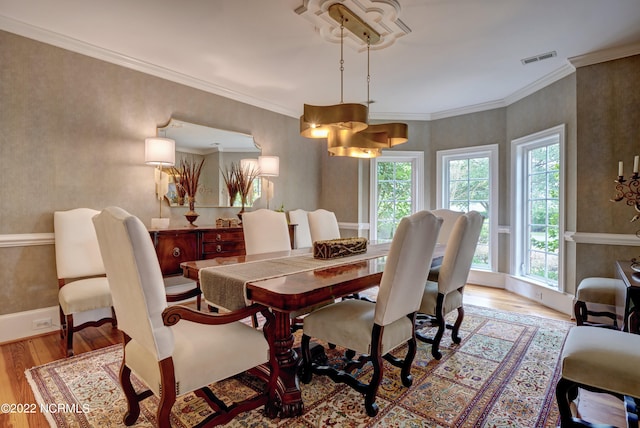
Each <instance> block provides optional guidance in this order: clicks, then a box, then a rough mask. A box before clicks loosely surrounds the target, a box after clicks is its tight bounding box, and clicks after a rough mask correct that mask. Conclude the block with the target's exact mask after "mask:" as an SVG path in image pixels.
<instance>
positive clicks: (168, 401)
mask: <svg viewBox="0 0 640 428" xmlns="http://www.w3.org/2000/svg"><path fill="white" fill-rule="evenodd" d="M159 364H160V382H161V383H160V385H161V386H162V390H161V392H160V403H159V404H158V412H157V419H158V427H159V428H171V421H170V416H171V408H172V407H173V404H174V403H175V402H176V378H175V373H174V369H173V359H172V358H171V357H168V358H165V359H164V360H162V361H160V362H159Z"/></svg>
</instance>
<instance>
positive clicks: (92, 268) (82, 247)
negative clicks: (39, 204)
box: [53, 208, 116, 356]
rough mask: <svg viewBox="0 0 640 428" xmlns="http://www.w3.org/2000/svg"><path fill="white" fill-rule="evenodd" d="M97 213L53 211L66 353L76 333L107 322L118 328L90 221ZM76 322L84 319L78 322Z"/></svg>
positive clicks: (61, 334) (68, 353) (71, 346)
mask: <svg viewBox="0 0 640 428" xmlns="http://www.w3.org/2000/svg"><path fill="white" fill-rule="evenodd" d="M96 214H99V211H96V210H92V209H89V208H76V209H72V210H69V211H56V212H54V213H53V231H54V232H53V233H54V239H55V253H56V272H57V276H58V285H59V287H60V289H59V290H58V302H59V304H60V336H61V338H63V339H65V338H66V348H67V356H71V355H73V353H74V352H73V333H74V332H76V331H79V330H82V329H83V328H86V327H90V326H93V327H95V326H99V325H102V324H105V323H108V322H110V323H112V325H113V327H116V317H115V313H114V311H113V307H112V303H111V292H110V291H109V282H108V281H107V277H106V274H105V270H104V265H103V263H102V257H101V256H100V248H99V246H98V239H97V237H96V231H95V229H94V227H93V222H92V221H91V219H92V218H93V216H95V215H96ZM74 316H75V318H74ZM77 321H82V322H80V323H79V324H78V325H76V324H77Z"/></svg>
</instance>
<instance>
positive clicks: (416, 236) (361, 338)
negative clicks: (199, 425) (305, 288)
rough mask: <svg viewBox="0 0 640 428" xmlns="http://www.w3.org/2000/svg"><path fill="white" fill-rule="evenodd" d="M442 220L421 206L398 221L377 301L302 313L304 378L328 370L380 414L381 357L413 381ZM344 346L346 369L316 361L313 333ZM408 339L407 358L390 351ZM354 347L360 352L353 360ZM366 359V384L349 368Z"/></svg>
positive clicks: (407, 380)
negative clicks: (418, 319)
mask: <svg viewBox="0 0 640 428" xmlns="http://www.w3.org/2000/svg"><path fill="white" fill-rule="evenodd" d="M441 222H442V219H440V218H438V217H436V216H435V215H433V214H432V213H430V212H428V211H421V212H418V213H416V214H413V215H411V216H409V217H405V218H403V219H402V220H401V221H400V224H399V225H398V228H397V230H396V233H395V235H394V237H393V241H392V243H391V248H390V250H389V255H388V256H387V260H386V264H385V268H384V272H383V274H382V279H381V281H380V288H379V291H378V298H377V301H376V302H375V303H374V302H369V301H365V300H358V299H354V300H342V301H340V302H337V303H333V304H330V305H328V306H325V307H323V308H320V309H317V310H316V311H314V312H312V313H311V314H309V315H307V316H306V317H305V318H304V326H303V331H304V334H303V336H302V358H303V368H302V375H301V379H302V381H303V382H305V383H309V382H310V381H311V377H312V373H316V374H327V375H329V376H330V377H331V379H333V380H334V381H336V382H344V383H347V384H348V385H349V386H351V387H353V388H355V389H356V390H357V391H358V392H360V393H363V394H364V395H365V409H366V412H367V414H368V415H369V416H375V415H376V414H377V413H378V406H377V404H376V402H375V400H376V394H377V391H378V387H379V385H380V382H381V380H382V377H383V365H382V359H383V358H384V359H385V360H387V361H389V362H390V363H391V364H393V365H394V366H396V367H401V369H402V370H401V378H402V384H403V385H404V386H406V387H409V386H411V383H412V381H413V379H412V377H411V364H412V362H413V358H414V357H415V353H416V338H415V331H414V323H415V315H416V311H417V310H418V307H419V306H420V298H421V296H422V293H423V291H424V283H425V281H426V280H427V274H428V271H429V266H430V264H431V259H432V256H433V250H434V247H435V245H436V239H437V236H438V231H439V229H440V224H441ZM311 337H315V338H318V339H321V340H324V341H326V342H328V343H331V344H335V345H338V346H342V347H344V348H345V349H347V350H348V352H347V353H346V355H347V357H348V358H350V361H349V362H348V363H347V366H346V367H345V368H344V371H340V370H337V369H335V368H333V367H329V366H318V365H316V364H315V363H312V361H311V352H310V348H309V343H310V338H311ZM405 343H406V344H408V348H407V354H406V356H405V357H404V359H399V358H396V357H394V356H392V355H391V354H390V352H391V351H393V350H394V349H396V348H397V347H399V346H400V345H403V344H405ZM353 351H355V352H358V353H360V354H361V357H360V358H359V360H358V361H354V360H353V359H351V357H353V356H354V355H353ZM367 361H371V363H372V365H373V376H372V378H371V381H370V383H369V384H364V383H362V382H360V381H359V380H357V379H356V378H355V377H353V376H351V374H350V373H349V372H351V371H352V370H353V369H355V368H358V367H361V366H362V365H364V364H365V363H366V362H367Z"/></svg>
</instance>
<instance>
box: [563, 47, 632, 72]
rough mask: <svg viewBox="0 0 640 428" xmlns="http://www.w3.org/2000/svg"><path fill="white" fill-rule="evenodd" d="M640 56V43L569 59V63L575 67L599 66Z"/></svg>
mask: <svg viewBox="0 0 640 428" xmlns="http://www.w3.org/2000/svg"><path fill="white" fill-rule="evenodd" d="M639 54H640V43H634V44H631V45H627V46H621V47H617V48H611V49H603V50H601V51H596V52H590V53H587V54H584V55H578V56H574V57H571V58H569V62H570V63H571V64H572V65H573V66H574V67H575V68H578V67H586V66H588V65H593V64H599V63H601V62H606V61H613V60H616V59H620V58H626V57H628V56H633V55H639Z"/></svg>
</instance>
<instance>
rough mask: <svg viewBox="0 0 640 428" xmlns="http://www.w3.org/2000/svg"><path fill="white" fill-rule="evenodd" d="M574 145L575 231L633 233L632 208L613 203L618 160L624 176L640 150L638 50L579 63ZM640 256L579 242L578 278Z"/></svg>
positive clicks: (635, 252) (604, 271)
mask: <svg viewBox="0 0 640 428" xmlns="http://www.w3.org/2000/svg"><path fill="white" fill-rule="evenodd" d="M576 84H577V112H578V113H577V116H578V129H577V135H578V146H577V147H578V149H577V154H576V163H577V169H576V173H577V176H576V179H577V182H578V186H577V189H578V190H577V198H576V199H577V231H579V232H598V233H622V234H630V233H635V232H636V231H637V230H638V229H640V223H630V220H631V218H632V217H633V216H634V215H635V214H637V213H636V211H635V210H634V209H633V208H632V207H630V206H627V205H625V203H624V202H617V203H613V202H610V201H609V199H610V198H611V197H612V196H613V194H614V183H613V180H614V179H616V176H617V174H618V161H624V164H625V175H626V176H627V178H628V176H629V173H630V172H631V170H632V167H633V156H634V155H638V154H640V55H636V56H633V57H629V58H624V59H620V60H616V61H609V62H605V63H601V64H596V65H591V66H586V67H581V68H579V69H578V70H577V71H576ZM638 256H640V249H638V248H637V247H625V246H602V245H590V244H578V245H577V259H576V265H577V279H578V280H580V279H582V278H584V277H586V276H596V275H605V276H613V275H614V268H613V264H614V262H615V260H619V259H630V258H632V257H638Z"/></svg>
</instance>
